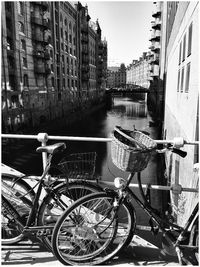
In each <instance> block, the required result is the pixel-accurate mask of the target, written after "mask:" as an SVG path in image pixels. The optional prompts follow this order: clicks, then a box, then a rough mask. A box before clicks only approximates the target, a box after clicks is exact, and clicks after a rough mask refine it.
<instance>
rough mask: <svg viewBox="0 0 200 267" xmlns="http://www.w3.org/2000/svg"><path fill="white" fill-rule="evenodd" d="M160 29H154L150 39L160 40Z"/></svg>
mask: <svg viewBox="0 0 200 267" xmlns="http://www.w3.org/2000/svg"><path fill="white" fill-rule="evenodd" d="M160 33H161V32H160V30H153V31H152V34H151V37H150V39H149V41H153V40H154V41H158V40H160Z"/></svg>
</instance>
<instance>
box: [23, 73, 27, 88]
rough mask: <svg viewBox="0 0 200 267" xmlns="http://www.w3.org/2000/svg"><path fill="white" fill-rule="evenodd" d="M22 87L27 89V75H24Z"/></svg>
mask: <svg viewBox="0 0 200 267" xmlns="http://www.w3.org/2000/svg"><path fill="white" fill-rule="evenodd" d="M24 86H25V87H28V75H27V74H24Z"/></svg>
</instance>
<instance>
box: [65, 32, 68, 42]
mask: <svg viewBox="0 0 200 267" xmlns="http://www.w3.org/2000/svg"><path fill="white" fill-rule="evenodd" d="M65 41H66V42H67V41H68V33H67V32H65Z"/></svg>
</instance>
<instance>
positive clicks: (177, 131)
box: [164, 2, 199, 224]
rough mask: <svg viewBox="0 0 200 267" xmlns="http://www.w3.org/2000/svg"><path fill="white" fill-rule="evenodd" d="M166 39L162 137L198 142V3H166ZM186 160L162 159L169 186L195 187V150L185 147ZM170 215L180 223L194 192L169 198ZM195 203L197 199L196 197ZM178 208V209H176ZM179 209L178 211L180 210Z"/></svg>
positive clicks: (196, 159)
mask: <svg viewBox="0 0 200 267" xmlns="http://www.w3.org/2000/svg"><path fill="white" fill-rule="evenodd" d="M164 8H165V9H166V12H167V21H166V29H167V40H166V66H165V70H166V73H167V75H166V76H167V77H166V89H165V91H166V92H165V117H164V137H165V138H166V139H173V138H174V137H176V136H182V137H183V138H184V139H185V140H188V141H194V140H196V141H197V140H199V117H198V116H199V37H198V35H199V2H179V3H178V5H177V6H176V5H175V3H174V2H173V3H171V2H168V3H166V5H165V6H164ZM184 150H185V151H187V157H186V158H184V159H182V158H180V157H179V156H177V155H174V154H171V153H169V154H168V155H167V157H166V163H167V173H168V179H169V181H170V183H171V184H181V186H183V187H194V188H197V187H198V183H199V182H198V177H197V176H196V175H195V174H194V171H193V165H194V164H195V163H197V162H198V161H199V159H198V147H195V146H185V147H184ZM172 201H173V203H172V205H173V207H174V212H176V214H177V215H179V216H178V220H179V223H181V224H182V223H184V222H185V219H187V217H188V216H189V212H191V206H193V205H194V204H195V201H194V193H193V197H192V193H182V194H181V196H177V195H172ZM197 201H198V197H197ZM178 207H179V208H178ZM180 209H181V210H180Z"/></svg>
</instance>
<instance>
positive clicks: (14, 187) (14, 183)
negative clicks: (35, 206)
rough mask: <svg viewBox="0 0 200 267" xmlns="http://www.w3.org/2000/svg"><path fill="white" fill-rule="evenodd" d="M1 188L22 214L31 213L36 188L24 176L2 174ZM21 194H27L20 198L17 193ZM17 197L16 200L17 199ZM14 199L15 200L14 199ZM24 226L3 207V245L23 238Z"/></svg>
mask: <svg viewBox="0 0 200 267" xmlns="http://www.w3.org/2000/svg"><path fill="white" fill-rule="evenodd" d="M1 190H2V194H3V195H4V196H5V197H6V198H7V199H8V201H9V202H11V203H12V205H13V207H14V208H16V210H17V211H18V213H19V214H20V215H21V216H24V220H25V219H26V215H28V214H29V211H30V209H31V207H32V201H33V199H34V196H35V192H34V190H33V189H32V188H31V186H30V185H29V184H27V183H26V182H25V181H24V180H22V178H20V177H17V176H14V175H9V174H2V175H1ZM18 193H19V195H20V196H23V195H26V196H25V197H23V198H21V199H20V198H18V197H17V194H18ZM14 198H16V201H15V199H14ZM12 200H13V201H12ZM17 201H20V202H21V203H20V206H17ZM22 230H23V229H22V227H21V226H20V225H19V224H18V223H17V222H16V220H15V218H14V217H13V216H12V214H10V213H8V211H7V210H5V209H4V208H3V206H2V207H1V242H2V245H8V244H15V243H17V242H19V241H21V240H22V239H23V234H22Z"/></svg>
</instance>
